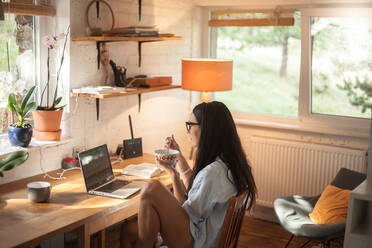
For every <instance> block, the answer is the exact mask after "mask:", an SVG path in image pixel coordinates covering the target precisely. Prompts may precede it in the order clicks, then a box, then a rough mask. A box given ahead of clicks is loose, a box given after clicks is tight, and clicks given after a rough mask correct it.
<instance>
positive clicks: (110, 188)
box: [97, 180, 131, 193]
mask: <svg viewBox="0 0 372 248" xmlns="http://www.w3.org/2000/svg"><path fill="white" fill-rule="evenodd" d="M130 182H131V181H127V180H115V181H113V182H111V183H109V184H107V185H105V186H103V187H102V188H99V189H97V190H98V191H102V192H107V193H112V192H114V191H115V190H118V189H120V188H122V187H124V186H125V185H127V184H128V183H130Z"/></svg>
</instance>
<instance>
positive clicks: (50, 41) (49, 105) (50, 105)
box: [37, 28, 70, 111]
mask: <svg viewBox="0 0 372 248" xmlns="http://www.w3.org/2000/svg"><path fill="white" fill-rule="evenodd" d="M69 32H70V28H68V29H67V32H66V34H65V33H61V34H60V35H58V36H50V35H47V36H44V37H43V39H42V43H43V44H44V45H45V46H46V47H47V48H48V58H47V70H48V78H47V83H46V84H45V86H44V88H43V90H42V92H41V97H40V104H39V106H38V107H37V109H38V110H48V111H52V110H58V109H63V108H64V107H65V106H66V105H63V106H58V104H59V103H60V102H61V101H62V96H60V97H58V83H59V76H60V74H61V68H62V64H63V61H64V58H65V50H66V43H67V37H68V34H69ZM62 39H64V44H63V51H62V57H61V62H60V64H59V68H58V71H57V79H56V86H55V90H54V94H53V99H52V102H50V99H49V87H50V77H51V73H50V52H51V51H53V50H56V49H57V48H58V47H59V44H58V41H60V40H62ZM45 93H46V105H43V100H44V95H45Z"/></svg>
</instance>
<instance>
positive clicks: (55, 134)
mask: <svg viewBox="0 0 372 248" xmlns="http://www.w3.org/2000/svg"><path fill="white" fill-rule="evenodd" d="M61 134H62V130H61V129H59V130H58V131H45V132H43V131H38V130H36V129H34V137H35V139H37V140H43V141H55V140H60V139H61Z"/></svg>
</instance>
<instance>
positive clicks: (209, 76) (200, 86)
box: [182, 58, 233, 102]
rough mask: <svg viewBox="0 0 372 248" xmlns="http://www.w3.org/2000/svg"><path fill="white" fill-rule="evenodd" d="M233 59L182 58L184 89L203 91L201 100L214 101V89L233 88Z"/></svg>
mask: <svg viewBox="0 0 372 248" xmlns="http://www.w3.org/2000/svg"><path fill="white" fill-rule="evenodd" d="M232 69H233V61H232V60H229V59H213V58H195V59H182V89H185V90H195V91H202V94H201V98H200V101H201V102H210V101H212V95H211V92H212V91H225V90H231V89H232Z"/></svg>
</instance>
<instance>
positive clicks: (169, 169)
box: [155, 158, 178, 176]
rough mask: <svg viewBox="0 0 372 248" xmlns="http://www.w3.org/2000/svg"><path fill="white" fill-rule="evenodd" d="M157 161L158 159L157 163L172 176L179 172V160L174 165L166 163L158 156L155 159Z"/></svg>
mask: <svg viewBox="0 0 372 248" xmlns="http://www.w3.org/2000/svg"><path fill="white" fill-rule="evenodd" d="M155 161H156V165H157V166H158V167H160V168H162V169H163V170H165V171H166V172H167V173H168V174H169V175H170V176H174V175H175V174H177V170H176V164H177V162H178V161H176V162H175V164H174V165H169V164H166V163H164V162H162V161H160V160H159V159H157V158H156V159H155Z"/></svg>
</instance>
